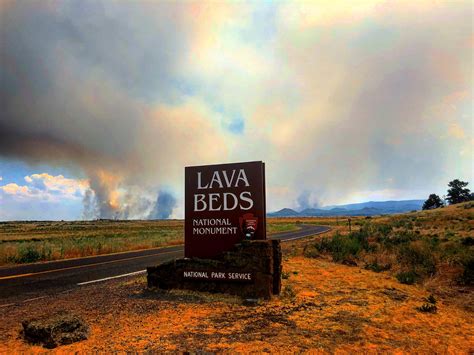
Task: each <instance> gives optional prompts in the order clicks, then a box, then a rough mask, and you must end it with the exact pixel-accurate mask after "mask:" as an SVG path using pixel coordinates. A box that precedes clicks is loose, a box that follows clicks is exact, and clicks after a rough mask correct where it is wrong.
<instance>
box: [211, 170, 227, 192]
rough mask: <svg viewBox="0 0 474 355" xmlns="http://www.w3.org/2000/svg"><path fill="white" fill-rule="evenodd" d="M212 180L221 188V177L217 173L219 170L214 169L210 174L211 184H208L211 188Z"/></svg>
mask: <svg viewBox="0 0 474 355" xmlns="http://www.w3.org/2000/svg"><path fill="white" fill-rule="evenodd" d="M214 182H217V184H218V185H219V187H220V188H221V189H222V188H223V187H224V186H223V185H222V181H221V177H220V175H219V171H217V170H216V171H214V173H213V174H212V179H211V184H210V185H209V188H210V189H212V187H213V184H214Z"/></svg>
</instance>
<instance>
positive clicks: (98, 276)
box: [0, 225, 330, 307]
mask: <svg viewBox="0 0 474 355" xmlns="http://www.w3.org/2000/svg"><path fill="white" fill-rule="evenodd" d="M329 230H330V228H329V227H325V226H313V225H301V228H300V229H299V230H296V231H292V232H282V233H278V234H273V235H270V236H269V238H271V239H279V240H281V241H290V240H295V239H300V238H305V237H308V236H312V235H315V234H320V233H324V232H327V231H329ZM183 256H184V248H183V246H182V245H177V246H171V247H166V248H159V249H146V250H138V251H131V252H124V253H115V254H107V255H99V256H92V257H85V258H77V259H67V260H59V261H51V262H43V263H34V264H26V265H19V266H14V267H2V268H0V307H2V306H7V305H10V304H14V303H17V302H20V301H28V300H33V299H35V298H37V297H43V296H45V295H51V294H54V293H59V292H67V291H68V290H70V289H72V288H75V287H81V285H86V284H89V283H95V282H101V281H105V280H103V279H110V278H116V277H122V276H125V275H128V274H133V273H136V274H138V273H140V272H144V270H145V269H146V267H148V266H152V265H157V264H160V263H163V262H166V261H169V260H172V259H175V258H182V257H183Z"/></svg>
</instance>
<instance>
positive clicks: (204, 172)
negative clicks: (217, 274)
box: [184, 161, 266, 258]
mask: <svg viewBox="0 0 474 355" xmlns="http://www.w3.org/2000/svg"><path fill="white" fill-rule="evenodd" d="M184 199H185V207H184V208H185V213H184V214H185V246H184V250H185V256H186V257H187V258H191V257H199V258H212V257H214V256H217V255H219V254H220V253H222V252H224V251H227V250H230V249H231V248H232V247H233V246H234V245H235V244H236V243H239V242H240V241H242V240H264V239H266V220H265V213H266V211H265V164H264V163H263V162H261V161H255V162H247V163H235V164H220V165H204V166H192V167H186V168H185V197H184Z"/></svg>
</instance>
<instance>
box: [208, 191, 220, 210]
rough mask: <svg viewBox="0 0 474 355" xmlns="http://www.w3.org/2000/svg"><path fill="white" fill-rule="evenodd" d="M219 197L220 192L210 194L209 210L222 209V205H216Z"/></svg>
mask: <svg viewBox="0 0 474 355" xmlns="http://www.w3.org/2000/svg"><path fill="white" fill-rule="evenodd" d="M218 199H219V194H218V193H213V194H209V211H220V210H221V206H220V205H219V207H217V206H216V207H214V202H216V201H217V200H218Z"/></svg>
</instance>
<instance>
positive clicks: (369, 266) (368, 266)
mask: <svg viewBox="0 0 474 355" xmlns="http://www.w3.org/2000/svg"><path fill="white" fill-rule="evenodd" d="M391 267H392V265H390V264H384V265H380V264H379V263H378V262H373V263H368V264H366V265H365V266H364V268H365V269H366V270H371V271H373V272H382V271H387V270H390V268H391Z"/></svg>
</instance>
